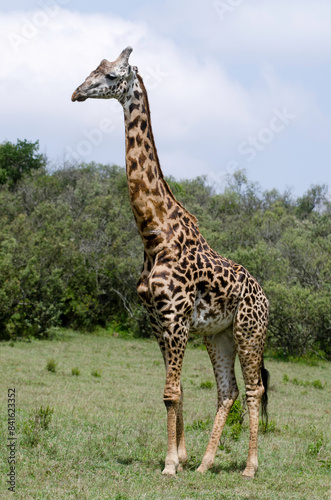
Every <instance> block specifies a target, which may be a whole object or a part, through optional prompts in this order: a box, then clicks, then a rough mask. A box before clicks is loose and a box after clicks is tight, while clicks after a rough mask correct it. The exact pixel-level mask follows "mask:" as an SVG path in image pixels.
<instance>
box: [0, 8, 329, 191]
mask: <svg viewBox="0 0 331 500" xmlns="http://www.w3.org/2000/svg"><path fill="white" fill-rule="evenodd" d="M330 25H331V2H330V1H329V0H315V1H314V2H312V1H311V0H219V1H215V0H204V1H202V0H190V1H189V0H154V1H153V2H152V1H151V0H150V1H148V0H142V1H140V2H137V1H136V0H135V1H133V0H126V1H125V2H123V1H117V2H113V1H111V0H94V1H93V2H91V1H88V0H38V1H34V0H15V2H5V1H3V0H1V1H0V50H1V54H0V57H1V65H0V95H1V113H0V141H1V142H2V141H4V140H10V141H13V142H15V141H16V140H17V138H20V139H25V138H26V139H28V140H31V141H35V140H39V142H40V148H41V151H42V152H43V153H46V154H47V156H48V158H49V159H50V160H51V161H52V162H53V163H54V164H59V165H61V164H63V161H64V160H65V159H66V160H69V161H72V160H77V161H86V162H88V161H92V160H94V161H97V162H103V163H111V164H112V163H117V164H119V165H124V162H125V152H124V124H123V111H122V108H121V107H120V105H119V104H118V103H117V102H116V101H111V100H109V101H104V100H88V101H86V102H83V103H77V102H76V103H72V102H71V100H70V97H71V94H72V92H73V90H74V89H75V88H76V87H77V86H78V85H79V84H81V83H82V82H83V81H84V79H85V77H86V76H87V75H88V74H89V73H90V72H91V71H92V70H93V69H95V68H96V67H97V65H98V64H99V62H100V60H101V59H104V58H106V59H108V60H110V61H112V60H114V59H116V57H117V56H118V55H119V53H120V52H121V50H122V49H124V48H125V47H126V46H128V45H131V46H132V47H133V49H134V51H133V53H132V55H131V58H130V62H131V63H132V64H134V65H137V66H138V68H139V72H140V74H141V75H142V77H143V79H144V81H145V84H146V87H147V90H148V94H149V99H150V106H151V112H152V120H153V130H154V136H155V140H156V143H157V147H158V153H159V157H160V160H161V165H162V168H163V171H164V173H165V174H166V175H173V176H175V177H176V178H177V179H182V178H192V177H196V176H198V175H207V176H208V180H209V182H210V183H211V184H213V185H214V186H215V188H216V189H218V190H221V189H222V188H223V187H224V184H225V180H226V177H227V175H228V174H231V173H233V171H234V170H235V169H237V168H242V169H245V170H246V172H247V176H248V178H249V179H250V180H252V181H256V182H258V183H259V184H260V185H261V186H262V188H263V189H272V188H277V189H279V190H280V191H284V190H285V189H287V188H291V189H292V191H293V193H294V194H295V195H301V194H303V193H304V192H305V191H306V190H307V189H309V187H310V185H311V184H322V183H327V184H329V186H331V182H330V180H331V179H330V176H331V174H330V172H331V161H330V160H331V141H330V139H331V99H330V87H331V85H330V78H331V68H330V59H331V50H330V47H331V29H330ZM105 119H107V121H106V122H105ZM105 123H107V127H105V126H104V124H105Z"/></svg>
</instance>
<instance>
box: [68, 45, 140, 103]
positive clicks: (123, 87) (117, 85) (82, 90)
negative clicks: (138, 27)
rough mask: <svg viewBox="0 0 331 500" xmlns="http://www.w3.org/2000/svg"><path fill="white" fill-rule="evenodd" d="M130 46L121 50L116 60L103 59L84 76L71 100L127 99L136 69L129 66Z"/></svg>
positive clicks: (123, 100) (124, 100) (122, 101)
mask: <svg viewBox="0 0 331 500" xmlns="http://www.w3.org/2000/svg"><path fill="white" fill-rule="evenodd" d="M131 52H132V48H131V47H127V48H126V49H124V50H123V52H121V54H120V55H119V56H118V58H117V59H116V61H114V62H109V61H107V59H103V60H102V61H101V63H100V64H99V66H98V67H97V69H95V70H94V71H92V73H91V74H90V75H89V76H88V77H87V78H86V80H85V82H84V83H82V84H81V85H80V86H79V87H77V89H76V90H75V92H74V93H73V94H72V97H71V100H72V101H85V100H86V99H88V98H96V99H111V98H115V99H117V100H118V101H120V102H121V103H122V104H125V102H126V99H127V93H128V89H129V87H130V85H129V84H130V83H131V81H132V80H133V79H134V75H135V73H136V72H137V71H138V69H137V68H136V67H135V66H130V64H129V56H130V54H131Z"/></svg>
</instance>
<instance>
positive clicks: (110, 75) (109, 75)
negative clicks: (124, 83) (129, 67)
mask: <svg viewBox="0 0 331 500" xmlns="http://www.w3.org/2000/svg"><path fill="white" fill-rule="evenodd" d="M106 77H107V78H108V79H109V80H116V78H117V76H116V75H114V73H108V75H106Z"/></svg>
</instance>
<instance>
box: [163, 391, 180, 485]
mask: <svg viewBox="0 0 331 500" xmlns="http://www.w3.org/2000/svg"><path fill="white" fill-rule="evenodd" d="M178 389H179V390H178V391H177V390H176V386H173V385H172V386H171V385H169V384H166V387H165V391H164V398H163V400H164V404H165V406H166V408H167V433H168V446H167V456H166V459H165V467H164V469H163V471H162V474H163V475H165V476H174V475H175V474H176V472H177V470H178V467H179V457H178V447H177V414H178V408H179V401H180V387H178Z"/></svg>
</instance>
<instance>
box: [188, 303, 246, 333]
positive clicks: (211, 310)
mask: <svg viewBox="0 0 331 500" xmlns="http://www.w3.org/2000/svg"><path fill="white" fill-rule="evenodd" d="M235 310H236V304H233V303H231V304H227V303H223V304H222V305H220V304H219V303H218V304H215V305H214V306H211V305H210V304H207V303H206V302H205V301H204V300H203V299H201V298H198V299H197V300H196V303H195V308H194V310H193V313H192V317H191V324H190V332H191V333H198V334H200V335H207V336H208V335H215V334H216V333H219V332H222V331H223V330H226V329H227V328H228V327H229V326H230V325H232V323H233V319H234V315H235Z"/></svg>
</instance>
